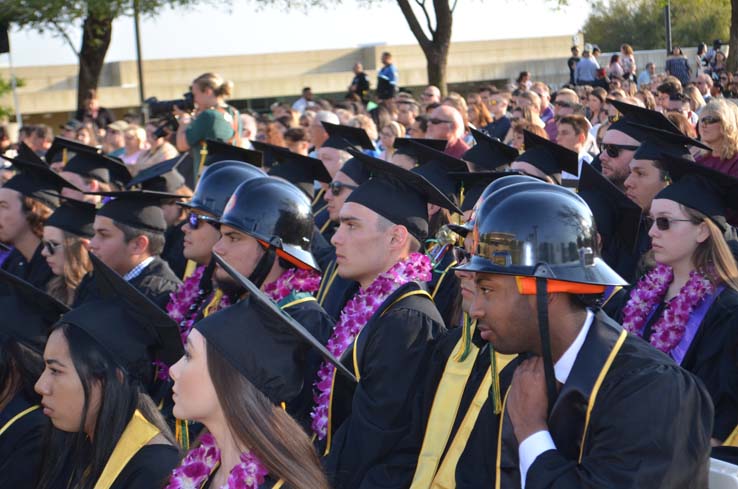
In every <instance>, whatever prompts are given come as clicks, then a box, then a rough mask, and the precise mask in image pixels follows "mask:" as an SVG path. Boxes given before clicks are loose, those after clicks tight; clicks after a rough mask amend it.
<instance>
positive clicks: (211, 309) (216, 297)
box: [202, 289, 223, 317]
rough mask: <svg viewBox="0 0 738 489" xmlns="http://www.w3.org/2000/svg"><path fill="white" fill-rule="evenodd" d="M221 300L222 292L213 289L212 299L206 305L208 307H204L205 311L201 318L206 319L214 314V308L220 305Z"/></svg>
mask: <svg viewBox="0 0 738 489" xmlns="http://www.w3.org/2000/svg"><path fill="white" fill-rule="evenodd" d="M222 298H223V291H222V290H220V289H215V294H213V299H212V300H211V301H210V302H209V303H208V305H207V306H206V307H205V310H204V311H203V313H202V315H203V317H208V316H210V315H211V314H212V313H213V312H215V308H216V307H218V304H220V300H221V299H222Z"/></svg>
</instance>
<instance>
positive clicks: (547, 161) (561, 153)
mask: <svg viewBox="0 0 738 489" xmlns="http://www.w3.org/2000/svg"><path fill="white" fill-rule="evenodd" d="M523 144H524V145H525V152H524V153H523V154H521V155H520V156H518V157H517V158H516V159H515V161H523V162H525V163H530V164H531V165H533V166H535V167H536V168H538V169H539V170H541V171H542V172H543V173H545V174H546V175H548V176H555V175H557V174H559V175H560V174H561V173H562V172H568V173H571V174H572V175H578V174H579V155H578V154H576V153H575V152H574V151H571V150H569V149H566V148H564V147H563V146H560V145H558V144H556V143H553V142H551V141H549V140H548V139H546V138H544V137H541V136H538V135H537V134H533V133H532V132H530V131H526V130H525V129H524V130H523Z"/></svg>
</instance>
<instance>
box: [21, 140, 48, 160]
mask: <svg viewBox="0 0 738 489" xmlns="http://www.w3.org/2000/svg"><path fill="white" fill-rule="evenodd" d="M17 156H18V158H19V159H21V160H23V161H27V162H29V163H35V164H37V165H41V166H48V165H47V164H46V162H45V161H44V160H43V158H41V157H40V156H39V155H37V154H36V152H35V151H33V150H32V149H31V147H30V146H28V145H27V144H26V143H24V142H23V141H21V142H20V143H19V144H18V154H17Z"/></svg>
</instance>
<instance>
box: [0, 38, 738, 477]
mask: <svg viewBox="0 0 738 489" xmlns="http://www.w3.org/2000/svg"><path fill="white" fill-rule="evenodd" d="M595 48H596V47H590V46H586V47H585V50H584V51H583V53H582V56H581V58H580V57H579V53H578V51H576V50H575V49H574V48H572V58H571V59H570V60H569V68H570V70H571V80H570V83H568V84H566V85H563V86H560V87H554V86H551V85H549V84H547V83H544V82H543V81H538V80H536V79H535V78H534V76H532V75H531V74H530V73H528V72H522V73H520V74H519V76H518V77H517V78H515V79H514V81H511V83H510V84H509V85H508V86H504V87H500V86H495V85H494V84H484V85H482V86H479V87H478V88H477V89H475V90H471V91H469V92H468V93H464V94H460V93H456V92H451V93H449V94H447V95H443V94H442V93H441V91H440V90H439V88H438V87H435V86H426V87H424V88H423V89H422V90H419V91H416V92H413V91H412V90H407V89H403V88H401V84H400V80H401V78H400V71H399V70H398V68H397V67H396V66H395V65H394V64H393V60H392V56H391V54H390V53H384V54H383V55H382V63H383V68H382V69H381V70H380V71H379V73H378V78H377V83H376V88H375V89H374V91H372V87H371V83H370V81H369V79H368V77H367V75H366V74H365V73H364V72H363V67H362V66H361V64H360V63H357V64H356V65H355V66H354V70H353V71H354V75H355V76H354V78H353V79H352V80H351V82H350V84H349V85H348V87H347V94H346V96H345V98H344V99H343V100H340V101H330V100H326V99H324V98H318V97H316V96H315V95H314V94H313V92H312V90H311V88H310V87H304V88H303V90H302V92H301V96H300V98H299V99H297V100H296V101H295V102H294V103H292V104H286V103H275V104H274V105H272V106H271V107H270V111H269V113H266V114H255V113H248V112H243V113H242V112H240V111H239V110H238V109H237V108H235V107H233V106H232V105H230V104H229V102H228V99H229V98H230V97H231V95H232V93H233V88H234V87H233V83H231V82H229V81H227V80H224V79H223V78H222V77H221V76H219V75H217V74H214V73H205V74H202V75H200V76H198V77H197V78H195V79H194V80H193V82H192V85H191V101H192V107H188V106H186V105H187V99H185V100H183V101H181V102H180V105H181V106H177V105H176V104H174V105H173V106H172V110H171V114H166V115H165V116H164V117H161V118H159V119H156V120H149V121H148V122H147V123H145V124H139V122H137V118H136V116H133V115H131V116H130V117H129V116H126V117H124V118H122V119H116V118H115V117H114V115H113V113H112V112H111V111H110V110H108V109H106V108H104V107H102V106H101V103H100V101H99V100H98V99H97V96H96V94H95V93H94V92H91V93H90V94H88V97H87V102H86V104H85V110H82V111H79V112H78V113H77V114H76V116H75V118H74V119H72V120H71V121H69V122H68V123H66V124H65V125H64V126H63V127H62V128H61V133H60V134H59V135H57V136H56V137H55V136H54V134H53V131H52V130H51V129H50V128H48V127H45V126H41V125H37V126H24V127H23V128H21V130H20V134H19V138H18V142H17V144H13V143H11V142H10V138H9V137H8V136H9V135H8V134H7V131H5V132H4V133H3V137H0V144H2V146H1V147H0V154H1V155H2V159H3V161H4V166H3V168H2V174H1V176H2V181H1V184H0V310H1V311H2V312H3V316H4V318H3V320H2V321H0V383H1V384H2V385H0V455H2V457H1V458H0V486H1V487H13V488H21V489H22V488H33V489H51V488H53V489H57V488H58V489H71V488H82V489H88V488H89V489H92V488H95V489H134V488H136V489H139V488H151V489H160V488H167V489H181V488H200V489H201V488H233V489H235V488H249V489H257V488H275V489H276V488H294V489H297V488H305V489H321V488H335V489H348V488H364V489H369V488H397V489H401V488H411V489H431V488H440V487H449V488H450V487H455V488H480V487H501V488H536V489H537V488H541V489H542V488H554V487H566V488H579V487H581V488H585V487H634V488H664V489H666V488H669V489H691V488H706V487H707V481H708V473H709V468H710V460H711V457H713V458H718V459H723V460H726V461H728V462H732V463H736V462H738V449H736V447H738V265H737V264H736V256H738V235H737V234H736V230H735V228H734V227H733V226H734V225H735V224H738V222H737V221H736V215H738V214H736V211H738V200H737V199H736V196H738V106H736V104H735V102H734V101H732V100H730V99H729V98H728V97H727V95H729V94H730V93H731V92H730V90H731V89H730V88H729V85H723V84H722V80H721V76H722V75H720V76H718V77H717V78H714V77H713V75H712V73H715V72H720V70H719V69H716V68H717V67H718V66H719V61H718V60H717V58H718V57H719V56H718V55H719V53H721V51H720V46H718V45H715V46H713V50H712V51H713V53H712V54H711V55H710V57H709V60H708V65H709V64H710V63H713V61H715V66H713V67H712V70H711V72H708V71H707V70H701V71H700V70H695V71H690V70H687V77H686V78H682V76H683V75H684V70H683V67H678V66H677V65H678V63H673V62H671V61H672V59H673V58H669V61H667V65H666V66H665V67H664V71H663V72H657V70H656V68H655V66H654V64H653V63H649V64H647V66H646V67H645V71H644V72H641V73H640V74H639V73H638V71H637V68H638V67H637V66H636V64H635V58H634V57H633V50H632V48H630V47H629V46H628V45H623V49H622V52H621V54H620V55H615V56H613V57H612V58H611V62H610V65H609V68H606V69H605V71H603V69H601V68H599V65H598V63H597V60H596V58H597V55H598V53H599V49H595ZM675 53H676V50H675ZM678 56H679V55H678V54H675V57H678ZM706 59H707V58H706ZM688 66H689V64H687V67H688ZM711 66H712V65H711ZM644 73H645V75H647V76H645V75H644ZM715 87H719V88H717V89H716V88H715Z"/></svg>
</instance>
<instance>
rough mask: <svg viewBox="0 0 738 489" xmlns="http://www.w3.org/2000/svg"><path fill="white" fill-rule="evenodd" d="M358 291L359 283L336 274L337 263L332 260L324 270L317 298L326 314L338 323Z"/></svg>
mask: <svg viewBox="0 0 738 489" xmlns="http://www.w3.org/2000/svg"><path fill="white" fill-rule="evenodd" d="M358 290H359V283H358V282H355V281H353V280H349V279H345V278H342V277H341V276H339V275H338V273H336V261H335V259H332V260H331V261H330V263H328V265H327V266H326V267H325V268H324V269H323V280H322V281H321V283H320V289H319V290H318V293H317V295H316V297H317V298H318V303H319V304H320V305H321V306H323V309H324V310H325V312H327V313H328V315H329V316H330V317H332V318H333V319H334V320H335V321H338V320H339V318H340V316H341V311H343V308H344V307H345V306H346V303H347V302H348V301H350V300H351V298H352V297H353V296H354V294H356V292H358Z"/></svg>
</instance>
